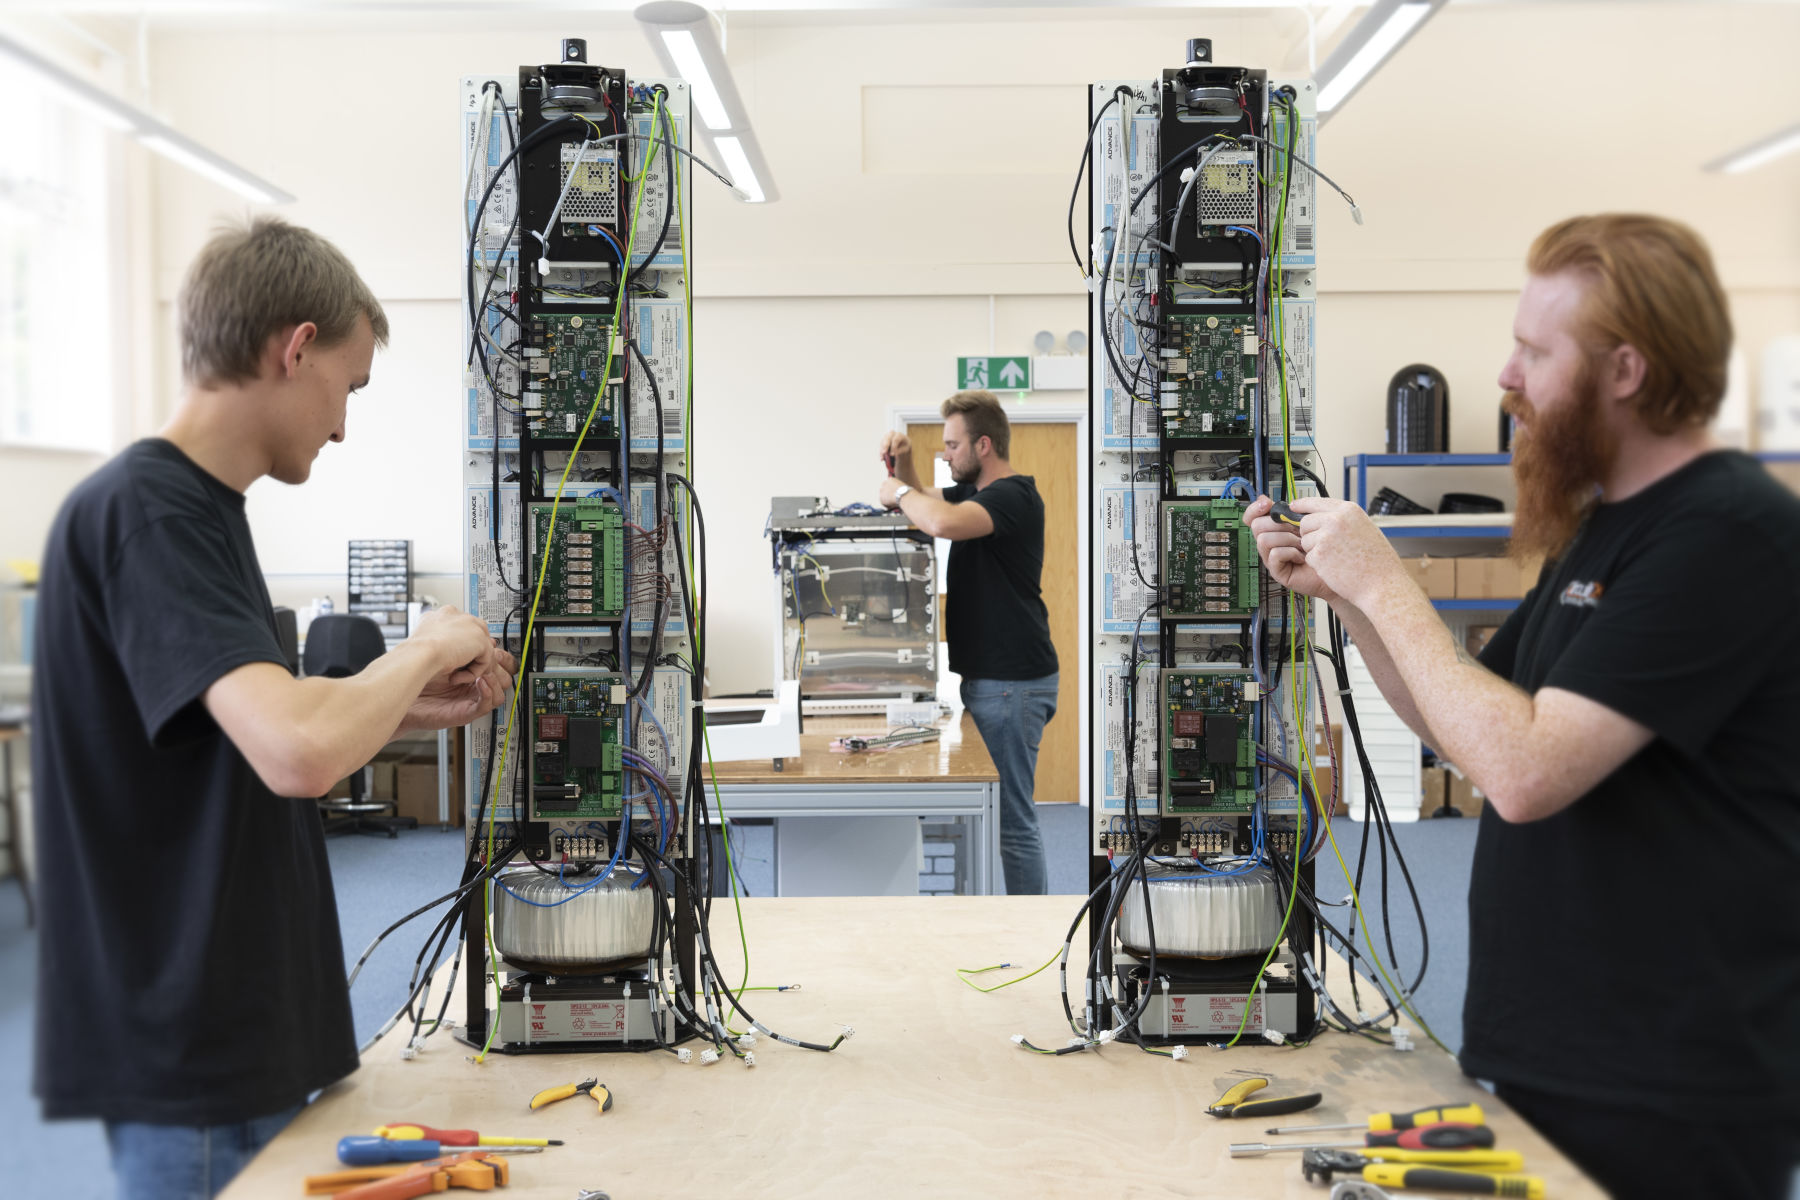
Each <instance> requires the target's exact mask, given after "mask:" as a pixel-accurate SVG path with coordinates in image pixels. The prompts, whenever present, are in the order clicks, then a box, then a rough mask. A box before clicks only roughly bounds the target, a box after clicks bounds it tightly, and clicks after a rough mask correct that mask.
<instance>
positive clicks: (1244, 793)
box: [1161, 668, 1259, 813]
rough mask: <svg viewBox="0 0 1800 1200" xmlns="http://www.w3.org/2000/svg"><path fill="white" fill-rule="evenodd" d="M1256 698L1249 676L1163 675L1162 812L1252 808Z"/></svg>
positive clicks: (1173, 672) (1240, 673)
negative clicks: (1253, 734)
mask: <svg viewBox="0 0 1800 1200" xmlns="http://www.w3.org/2000/svg"><path fill="white" fill-rule="evenodd" d="M1258 694H1259V689H1258V687H1257V683H1256V679H1255V678H1254V677H1253V676H1252V675H1251V674H1250V673H1249V672H1248V671H1218V670H1212V671H1199V670H1180V669H1174V668H1171V669H1169V670H1166V671H1164V672H1163V673H1162V772H1161V774H1162V798H1163V811H1164V812H1168V813H1185V812H1208V813H1223V812H1249V811H1250V810H1251V808H1252V807H1253V806H1254V805H1255V803H1256V741H1255V739H1254V738H1253V737H1252V736H1251V735H1252V732H1253V730H1252V725H1253V722H1252V720H1251V717H1252V712H1253V708H1254V705H1255V703H1256V700H1257V697H1258Z"/></svg>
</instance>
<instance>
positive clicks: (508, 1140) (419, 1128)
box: [375, 1125, 562, 1146]
mask: <svg viewBox="0 0 1800 1200" xmlns="http://www.w3.org/2000/svg"><path fill="white" fill-rule="evenodd" d="M375 1136H376V1137H378V1138H402V1139H408V1140H411V1139H415V1138H425V1139H428V1140H430V1141H434V1142H442V1143H443V1144H444V1145H446V1146H560V1145H562V1140H561V1139H560V1138H515V1137H489V1136H487V1135H486V1134H479V1133H476V1132H475V1131H474V1130H473V1129H439V1128H437V1127H436V1126H433V1125H377V1126H376V1127H375Z"/></svg>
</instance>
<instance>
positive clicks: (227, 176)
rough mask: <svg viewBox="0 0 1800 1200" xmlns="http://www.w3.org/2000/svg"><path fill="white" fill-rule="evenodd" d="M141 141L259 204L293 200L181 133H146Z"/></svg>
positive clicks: (149, 148) (283, 202)
mask: <svg viewBox="0 0 1800 1200" xmlns="http://www.w3.org/2000/svg"><path fill="white" fill-rule="evenodd" d="M171 133H173V131H171ZM138 144H139V145H141V146H143V147H144V149H146V150H152V151H155V152H156V153H157V154H160V155H162V156H163V157H164V158H166V159H168V160H169V161H170V162H174V163H180V164H181V165H182V166H184V167H186V168H187V169H188V170H190V171H192V172H193V173H194V174H196V175H204V176H205V177H206V178H208V179H210V180H212V181H213V182H214V183H216V184H219V185H221V186H223V187H228V188H230V189H231V190H232V191H234V192H236V193H237V194H238V195H240V196H246V197H248V198H250V199H251V200H254V201H256V202H257V203H258V204H285V203H287V202H289V201H291V200H292V199H293V197H292V196H290V195H288V194H287V193H286V192H284V191H282V190H281V189H280V188H277V187H272V186H270V185H269V184H266V183H264V182H263V181H262V180H260V179H258V178H257V177H256V176H254V175H252V174H250V172H248V171H246V170H244V169H243V168H241V167H238V166H235V165H234V164H232V163H229V162H226V161H225V160H224V159H222V158H220V157H219V156H218V155H216V154H214V153H213V152H212V151H210V150H208V149H206V147H204V146H200V145H197V144H195V143H194V142H191V141H189V140H188V139H187V138H184V137H181V135H180V134H174V135H173V136H170V134H169V133H146V134H142V135H140V136H139V137H138Z"/></svg>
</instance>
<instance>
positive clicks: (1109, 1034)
mask: <svg viewBox="0 0 1800 1200" xmlns="http://www.w3.org/2000/svg"><path fill="white" fill-rule="evenodd" d="M1118 1036H1119V1031H1118V1030H1117V1029H1107V1030H1103V1031H1101V1033H1100V1036H1099V1037H1097V1038H1095V1039H1094V1041H1095V1042H1097V1043H1098V1044H1100V1045H1102V1046H1104V1045H1106V1044H1108V1043H1109V1042H1111V1041H1113V1040H1114V1039H1115V1038H1117V1037H1118Z"/></svg>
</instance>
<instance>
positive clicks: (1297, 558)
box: [1244, 496, 1338, 604]
mask: <svg viewBox="0 0 1800 1200" xmlns="http://www.w3.org/2000/svg"><path fill="white" fill-rule="evenodd" d="M1273 504H1274V501H1272V500H1270V499H1269V498H1268V497H1267V496H1258V497H1257V498H1256V500H1255V502H1254V503H1252V504H1251V505H1250V507H1249V508H1246V509H1245V510H1244V523H1245V524H1247V525H1249V526H1250V529H1251V531H1252V532H1254V533H1255V534H1256V552H1257V553H1258V554H1259V555H1261V556H1262V560H1263V566H1265V567H1267V568H1268V569H1269V574H1270V575H1272V576H1274V577H1275V582H1276V583H1279V584H1280V585H1281V586H1282V587H1284V588H1287V589H1288V590H1289V591H1291V592H1299V593H1300V594H1301V595H1302V596H1316V597H1317V598H1319V599H1320V600H1323V601H1325V602H1326V603H1327V604H1330V603H1331V602H1333V601H1334V600H1336V599H1337V598H1338V595H1337V593H1336V592H1334V591H1332V589H1331V588H1329V587H1327V586H1326V585H1325V580H1324V579H1323V578H1321V577H1320V575H1319V572H1318V571H1316V570H1314V569H1313V567H1312V566H1311V565H1310V564H1309V563H1308V562H1307V560H1306V551H1305V550H1304V549H1303V548H1302V547H1301V544H1300V533H1299V531H1298V530H1296V529H1295V528H1294V527H1293V526H1292V525H1284V524H1282V523H1281V522H1279V521H1277V520H1276V519H1275V518H1274V517H1272V516H1270V515H1269V510H1270V508H1271V507H1272V506H1273ZM1295 511H1296V512H1298V511H1299V509H1298V508H1296V509H1295Z"/></svg>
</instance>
